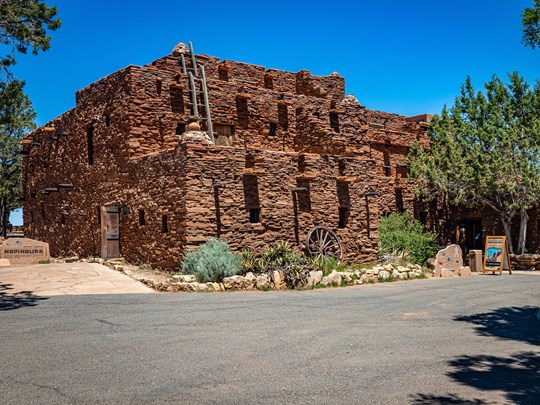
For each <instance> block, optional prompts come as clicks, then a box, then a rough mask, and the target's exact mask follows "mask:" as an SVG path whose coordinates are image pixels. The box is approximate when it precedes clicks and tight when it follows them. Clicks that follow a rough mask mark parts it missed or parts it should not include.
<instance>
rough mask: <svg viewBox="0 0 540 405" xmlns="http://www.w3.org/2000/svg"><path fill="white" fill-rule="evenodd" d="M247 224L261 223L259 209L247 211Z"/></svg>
mask: <svg viewBox="0 0 540 405" xmlns="http://www.w3.org/2000/svg"><path fill="white" fill-rule="evenodd" d="M249 222H251V223H252V224H258V223H260V222H261V209H260V208H250V209H249Z"/></svg>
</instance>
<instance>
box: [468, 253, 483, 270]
mask: <svg viewBox="0 0 540 405" xmlns="http://www.w3.org/2000/svg"><path fill="white" fill-rule="evenodd" d="M483 253H484V252H483V251H481V250H470V251H469V255H468V257H469V267H470V268H471V271H472V272H481V271H482V270H483V268H484V255H483Z"/></svg>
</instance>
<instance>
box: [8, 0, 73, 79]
mask: <svg viewBox="0 0 540 405" xmlns="http://www.w3.org/2000/svg"><path fill="white" fill-rule="evenodd" d="M55 17H56V6H52V7H49V6H47V4H45V3H44V2H43V1H40V0H0V44H2V45H4V46H5V48H4V49H6V50H7V54H5V55H3V56H0V66H1V67H2V69H3V70H4V72H6V73H8V74H9V73H10V71H9V68H10V67H11V66H12V65H14V64H15V63H16V59H15V55H16V54H17V53H23V54H25V53H27V52H28V50H29V49H31V50H32V53H33V54H34V55H37V53H38V52H39V51H46V50H47V49H49V46H50V42H51V37H50V36H48V35H47V30H50V31H54V30H56V29H58V28H60V25H61V24H62V23H61V21H60V19H58V18H55Z"/></svg>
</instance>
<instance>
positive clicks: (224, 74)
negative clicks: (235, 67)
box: [218, 68, 229, 82]
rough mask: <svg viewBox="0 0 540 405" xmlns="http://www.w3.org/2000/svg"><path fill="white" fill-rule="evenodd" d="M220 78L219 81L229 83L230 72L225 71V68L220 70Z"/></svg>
mask: <svg viewBox="0 0 540 405" xmlns="http://www.w3.org/2000/svg"><path fill="white" fill-rule="evenodd" d="M218 77H219V80H222V81H224V82H228V81H229V70H228V69H224V68H219V69H218Z"/></svg>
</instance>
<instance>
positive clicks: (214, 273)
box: [182, 238, 240, 283]
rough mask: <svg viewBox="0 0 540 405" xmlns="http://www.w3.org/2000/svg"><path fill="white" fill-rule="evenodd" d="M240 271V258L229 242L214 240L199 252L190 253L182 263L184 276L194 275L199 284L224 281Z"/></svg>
mask: <svg viewBox="0 0 540 405" xmlns="http://www.w3.org/2000/svg"><path fill="white" fill-rule="evenodd" d="M239 270H240V258H239V257H238V256H236V255H235V254H233V253H231V251H230V250H229V245H228V244H227V242H224V241H220V240H217V239H214V238H209V239H208V241H207V242H206V243H205V244H203V245H201V247H200V248H199V249H198V250H192V251H190V252H188V253H187V254H186V256H185V259H184V261H183V263H182V272H183V273H184V274H193V275H195V278H196V279H197V281H198V282H199V283H207V282H215V283H219V282H221V281H223V278H224V277H230V276H234V275H235V274H238V272H239Z"/></svg>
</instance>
